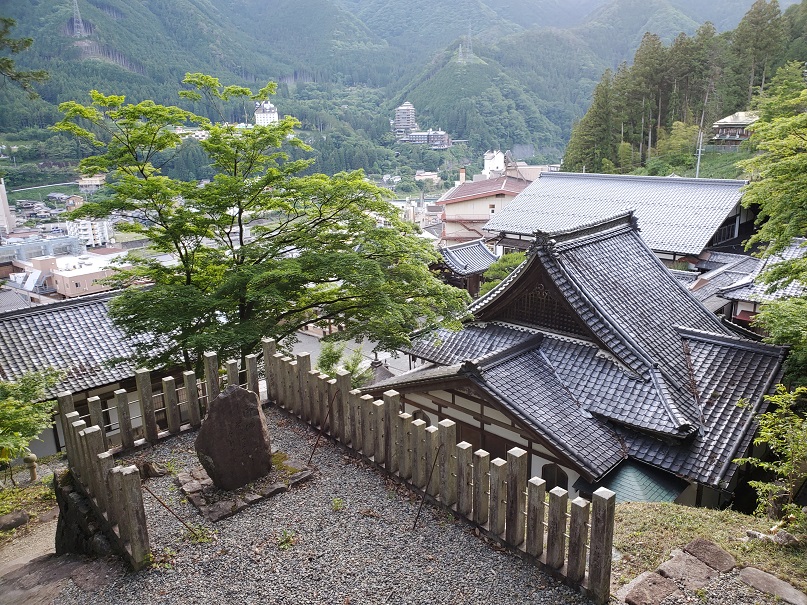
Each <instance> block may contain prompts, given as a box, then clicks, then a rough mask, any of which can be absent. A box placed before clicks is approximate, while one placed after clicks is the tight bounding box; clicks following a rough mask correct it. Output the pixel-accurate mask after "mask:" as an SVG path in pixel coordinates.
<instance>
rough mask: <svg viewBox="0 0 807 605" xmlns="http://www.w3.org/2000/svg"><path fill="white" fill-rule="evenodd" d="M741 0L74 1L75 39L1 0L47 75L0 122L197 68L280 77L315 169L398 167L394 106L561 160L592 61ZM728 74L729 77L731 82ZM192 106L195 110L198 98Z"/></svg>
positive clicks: (226, 77) (23, 123) (34, 3)
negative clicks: (77, 15)
mask: <svg viewBox="0 0 807 605" xmlns="http://www.w3.org/2000/svg"><path fill="white" fill-rule="evenodd" d="M793 2H794V0H783V2H782V4H783V5H784V4H792V3H793ZM751 4H752V0H714V1H713V2H709V3H704V2H697V1H695V0H429V1H428V2H427V1H426V0H411V1H410V2H408V3H400V2H397V1H395V0H295V1H294V2H292V1H291V0H272V1H266V0H141V1H139V2H137V3H133V2H129V1H127V0H78V6H79V9H80V11H81V17H82V23H83V30H84V31H83V34H84V35H81V32H79V31H78V29H77V24H76V23H75V22H74V20H73V3H72V0H26V1H25V2H19V1H18V0H0V15H3V16H8V17H12V18H14V19H15V20H16V21H17V27H16V28H15V31H14V32H13V33H14V35H15V36H18V37H32V38H34V40H35V43H34V45H33V46H32V48H31V49H30V50H29V51H27V52H26V53H23V54H20V55H18V56H16V57H15V59H16V60H17V62H18V65H19V67H20V68H23V69H32V68H44V69H47V70H48V71H49V72H50V74H51V78H50V80H49V81H48V82H46V83H44V84H42V85H38V86H37V90H38V91H39V93H40V94H41V97H42V98H41V100H39V101H31V100H29V99H28V98H27V97H26V96H25V95H24V94H22V93H21V92H19V91H17V90H16V89H14V88H12V87H9V86H0V106H2V108H3V111H0V132H6V133H12V132H16V131H19V130H21V129H23V128H29V127H36V128H44V127H47V126H48V125H50V124H52V123H53V122H54V121H56V120H57V119H58V112H57V111H56V109H55V105H56V104H58V103H59V102H62V101H66V100H73V99H75V100H80V101H84V100H86V98H87V96H86V95H87V91H88V90H90V89H93V88H97V89H99V90H101V91H102V92H105V93H115V94H124V95H126V96H127V97H128V98H130V99H132V100H141V99H153V100H154V101H156V102H158V103H170V104H174V103H178V102H179V100H178V97H177V95H176V92H177V90H178V88H179V87H180V85H179V83H180V81H181V79H182V77H183V75H184V74H185V73H186V72H205V73H211V74H212V75H215V76H216V77H219V78H220V79H221V80H222V81H224V82H228V83H236V84H238V83H243V84H246V85H251V86H255V85H256V84H263V83H265V82H266V81H269V80H275V81H278V82H279V83H280V87H279V90H278V96H277V98H276V100H275V102H276V104H277V105H278V107H279V109H280V111H281V113H283V114H291V115H295V116H297V117H298V118H299V119H300V120H301V122H302V129H301V130H302V134H303V136H304V138H305V139H306V140H308V141H310V144H311V145H312V146H313V147H314V149H315V153H316V155H317V157H318V160H319V164H318V169H321V170H328V171H337V170H342V169H351V168H365V169H366V170H368V171H382V172H383V171H389V170H396V169H397V168H396V166H401V161H402V160H401V159H400V157H401V156H404V157H405V161H406V162H410V161H415V160H416V159H417V158H415V157H414V156H413V154H411V153H409V150H406V153H403V152H402V151H401V149H400V146H396V145H395V143H394V140H392V139H391V137H390V136H389V126H388V120H389V118H390V117H392V111H393V109H394V107H395V106H396V105H398V104H399V103H401V102H402V101H404V100H410V101H412V102H413V103H414V104H415V106H416V108H417V111H418V122H419V124H420V126H421V127H424V128H429V127H431V128H442V129H444V130H446V131H448V132H449V133H450V134H451V135H452V137H454V138H455V139H465V140H468V141H469V145H470V149H469V150H468V151H469V153H470V155H471V156H472V157H475V156H478V155H479V154H481V152H483V151H484V150H485V149H487V148H491V147H502V148H508V147H513V146H516V145H524V146H532V148H534V149H535V151H536V154H537V155H538V156H540V157H543V158H545V159H551V160H557V159H559V157H560V152H561V150H562V149H563V147H564V146H565V143H566V141H567V140H568V139H569V136H570V134H571V129H572V125H573V124H574V123H575V121H577V120H578V119H580V117H581V116H583V115H584V113H585V112H586V110H587V109H588V107H589V104H590V101H591V93H592V91H593V89H594V87H595V86H596V85H597V82H598V81H599V80H600V78H601V75H602V73H603V71H604V70H605V69H607V68H611V69H612V70H614V71H616V70H617V68H618V66H619V64H620V63H621V62H622V61H625V60H627V59H629V58H630V56H631V55H632V53H633V52H634V51H635V50H636V49H637V48H638V47H639V45H640V43H641V42H642V39H643V36H644V34H645V32H646V31H652V32H654V33H655V34H657V36H658V40H659V41H660V43H661V44H662V45H663V44H669V43H672V42H673V41H674V40H676V36H677V35H678V34H679V33H680V32H682V31H683V32H685V33H687V34H688V39H690V38H692V37H693V35H694V34H695V32H696V31H697V29H698V27H699V26H700V24H701V23H702V22H703V20H705V19H712V20H713V21H715V23H717V24H720V25H733V24H735V23H737V22H739V21H740V19H741V18H742V15H743V11H744V10H745V9H746V8H748V7H749V6H751ZM794 8H798V11H794V12H793V15H794V16H793V18H791V19H790V20H789V21H788V27H790V28H792V29H793V30H794V33H792V34H789V38H791V39H793V40H794V42H793V43H792V44H791V45H790V50H791V51H792V52H799V51H798V48H804V47H807V42H805V41H804V40H802V41H801V42H799V41H798V39H799V37H798V35H797V33H799V32H803V31H804V23H805V21H807V14H805V11H804V10H803V9H802V8H801V7H794ZM799 11H800V12H799ZM796 13H798V14H796ZM799 28H800V29H799ZM718 32H719V29H718V30H717V31H715V32H714V34H713V35H712V37H713V38H714V39H715V44H718V45H720V44H730V41H728V40H729V38H727V37H726V36H722V35H720V34H719V33H718ZM799 35H800V34H799ZM799 44H801V47H799ZM794 49H795V50H794ZM738 73H739V72H738ZM665 77H666V76H665ZM738 78H739V76H738ZM735 80H736V81H732V82H731V83H729V84H727V86H733V87H734V89H737V90H739V89H740V88H741V87H742V86H741V83H740V81H739V79H737V78H735ZM676 86H677V85H676ZM687 86H689V85H688V84H687ZM693 86H694V85H693ZM687 94H691V96H692V97H693V98H695V97H698V95H700V92H696V91H695V88H693V89H692V92H691V93H687ZM647 102H648V103H649V101H647ZM665 103H667V101H665V100H663V99H662V111H665V112H666V113H665V116H666V115H672V113H671V112H670V111H669V110H668V109H665ZM723 103H724V106H725V107H728V106H729V105H731V103H727V102H725V101H724V102H723ZM673 105H674V103H673ZM190 109H192V110H194V111H197V112H201V113H204V112H205V107H204V106H202V105H198V106H195V107H190ZM228 110H229V115H228V116H227V118H228V119H230V120H232V121H243V120H245V119H246V118H247V117H248V116H249V114H250V113H251V108H249V107H244V106H232V107H229V108H228ZM689 111H690V113H693V112H696V111H697V106H696V105H693V106H692V108H690V110H689ZM653 116H654V118H655V117H657V114H656V113H654V114H653ZM648 119H649V116H648ZM665 119H666V117H665ZM631 127H632V128H633V126H631ZM24 136H26V137H32V136H33V137H35V138H37V139H40V140H41V139H42V138H43V136H44V135H40V134H36V133H31V132H28V133H27V134H25V135H24ZM636 136H640V135H636ZM7 138H8V137H7ZM10 138H12V139H13V138H14V137H10ZM21 138H24V137H21ZM45 138H46V137H45ZM414 155H423V154H414ZM421 159H422V158H421ZM418 161H419V160H418ZM427 163H428V164H429V165H433V164H434V163H435V159H434V158H431V159H429V160H428V161H427ZM404 165H408V164H404ZM418 167H420V166H418Z"/></svg>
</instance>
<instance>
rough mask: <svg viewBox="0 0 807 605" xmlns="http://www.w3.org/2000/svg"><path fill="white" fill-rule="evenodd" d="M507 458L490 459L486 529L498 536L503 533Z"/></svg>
mask: <svg viewBox="0 0 807 605" xmlns="http://www.w3.org/2000/svg"><path fill="white" fill-rule="evenodd" d="M506 482H507V460H504V459H502V458H494V459H493V460H491V461H490V513H489V519H488V529H490V531H491V532H492V533H494V534H496V535H497V536H499V537H502V535H503V534H504V528H505V512H506V506H507V504H506V502H505V497H506V495H507V483H506Z"/></svg>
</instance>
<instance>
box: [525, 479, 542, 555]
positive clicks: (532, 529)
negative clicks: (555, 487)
mask: <svg viewBox="0 0 807 605" xmlns="http://www.w3.org/2000/svg"><path fill="white" fill-rule="evenodd" d="M527 492H528V493H527V554H529V555H532V556H533V557H540V556H541V554H543V552H544V501H545V498H546V481H544V480H543V479H541V478H540V477H533V478H532V479H530V480H529V481H528V482H527Z"/></svg>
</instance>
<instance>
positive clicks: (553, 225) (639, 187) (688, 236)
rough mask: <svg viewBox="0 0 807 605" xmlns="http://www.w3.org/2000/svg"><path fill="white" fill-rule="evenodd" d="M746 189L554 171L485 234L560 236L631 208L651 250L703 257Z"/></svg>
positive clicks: (728, 183)
mask: <svg viewBox="0 0 807 605" xmlns="http://www.w3.org/2000/svg"><path fill="white" fill-rule="evenodd" d="M744 185H745V181H736V180H719V179H688V178H669V177H650V176H623V175H610V174H609V175H604V174H576V173H568V172H548V173H544V174H542V175H541V178H539V179H536V180H535V181H533V182H532V184H530V186H529V187H527V188H526V189H525V190H524V191H523V192H522V193H521V194H519V195H518V196H517V197H516V199H514V200H513V201H511V202H510V203H509V204H508V205H507V207H506V208H504V209H503V210H502V211H501V212H499V213H498V214H496V215H495V216H494V217H493V218H492V219H491V220H490V221H488V223H487V224H486V225H485V230H486V231H490V232H493V233H509V234H519V235H532V234H534V233H535V232H537V231H541V232H556V231H563V230H567V229H572V228H576V227H578V226H579V225H580V224H583V223H586V222H589V221H591V220H596V219H601V218H603V217H606V216H610V215H613V214H615V213H617V212H623V211H628V210H630V211H633V212H635V214H636V216H637V218H638V219H639V223H640V226H641V231H642V237H643V239H644V240H645V241H646V242H647V244H648V246H650V248H651V249H653V250H655V251H658V252H675V253H680V254H700V252H701V251H702V250H703V249H704V248H705V247H706V244H707V243H708V242H709V240H710V239H711V238H712V236H713V235H714V233H715V231H717V229H718V227H720V225H721V224H722V223H723V221H724V220H725V219H726V217H727V216H728V215H729V214H730V213H731V211H732V210H733V209H734V208H735V206H736V205H737V204H738V203H739V201H740V198H741V197H742V191H741V188H742V187H743V186H744Z"/></svg>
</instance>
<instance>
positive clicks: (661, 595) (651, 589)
mask: <svg viewBox="0 0 807 605" xmlns="http://www.w3.org/2000/svg"><path fill="white" fill-rule="evenodd" d="M643 575H644V574H643ZM673 594H680V591H679V590H678V587H677V586H676V585H675V582H673V581H672V580H670V579H669V578H664V577H662V576H660V575H658V574H657V573H652V572H651V573H648V574H647V575H644V577H643V578H642V579H641V580H640V581H639V582H637V583H636V585H635V586H634V587H633V588H631V589H630V591H629V592H628V594H627V595H625V603H627V604H628V605H656V604H657V603H661V601H663V600H664V599H666V598H667V597H669V596H670V595H673Z"/></svg>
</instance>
